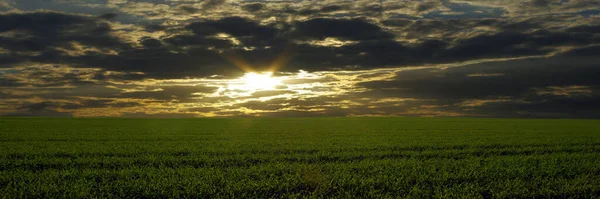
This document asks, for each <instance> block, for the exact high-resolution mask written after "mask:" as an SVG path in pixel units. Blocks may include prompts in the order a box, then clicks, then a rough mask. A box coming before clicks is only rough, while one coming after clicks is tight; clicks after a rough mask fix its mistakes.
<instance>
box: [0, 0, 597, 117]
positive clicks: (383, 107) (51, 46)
mask: <svg viewBox="0 0 600 199" xmlns="http://www.w3.org/2000/svg"><path fill="white" fill-rule="evenodd" d="M0 115H3V116H42V117H253V116H262V117H312V116H421V117H455V116H459V117H523V118H531V117H536V118H600V1H597V0H502V1H500V0H439V1H429V0H0Z"/></svg>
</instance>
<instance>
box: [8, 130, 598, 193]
mask: <svg viewBox="0 0 600 199" xmlns="http://www.w3.org/2000/svg"><path fill="white" fill-rule="evenodd" d="M598 196H600V121H597V120H541V119H458V118H288V119H273V118H262V119H258V118H257V119H242V118H240V119H58V118H55V119H53V118H0V198H31V197H44V198H49V197H51V198H73V197H75V198H80V197H85V198H88V197H101V198H105V197H121V198H271V197H274V198H281V197H283V198H296V197H301V198H305V197H314V198H324V197H326V198H331V197H337V198H405V197H408V198H457V197H458V198H506V197H508V198H523V197H544V198H545V197H560V198H593V197H598Z"/></svg>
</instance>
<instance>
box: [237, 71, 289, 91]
mask: <svg viewBox="0 0 600 199" xmlns="http://www.w3.org/2000/svg"><path fill="white" fill-rule="evenodd" d="M272 76H273V73H272V72H266V73H255V72H249V73H246V74H245V75H244V76H242V77H241V78H240V79H239V80H240V81H239V82H238V83H237V84H235V85H234V84H231V85H229V88H230V89H232V88H233V89H240V90H248V91H257V90H275V89H276V88H277V86H279V85H282V83H281V80H280V79H278V78H274V77H272Z"/></svg>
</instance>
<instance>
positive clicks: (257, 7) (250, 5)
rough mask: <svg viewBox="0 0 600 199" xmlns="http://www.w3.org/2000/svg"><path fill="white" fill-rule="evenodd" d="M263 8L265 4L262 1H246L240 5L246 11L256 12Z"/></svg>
mask: <svg viewBox="0 0 600 199" xmlns="http://www.w3.org/2000/svg"><path fill="white" fill-rule="evenodd" d="M264 8H265V4H262V3H248V4H244V5H242V9H243V10H245V11H248V12H258V11H261V10H262V9H264Z"/></svg>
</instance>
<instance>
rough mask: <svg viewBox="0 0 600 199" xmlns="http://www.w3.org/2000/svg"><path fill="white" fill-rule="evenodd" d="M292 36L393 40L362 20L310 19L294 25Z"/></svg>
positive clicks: (386, 33) (387, 34) (388, 34)
mask: <svg viewBox="0 0 600 199" xmlns="http://www.w3.org/2000/svg"><path fill="white" fill-rule="evenodd" d="M293 34H294V35H297V36H298V37H300V38H309V39H325V38H327V37H336V38H340V39H345V40H381V39H391V38H394V35H393V34H390V33H388V32H386V31H384V30H382V28H381V27H379V26H377V25H375V24H373V23H369V22H367V21H365V20H362V19H348V20H344V19H328V18H317V19H311V20H308V21H303V22H298V23H297V24H295V31H294V32H293Z"/></svg>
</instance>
